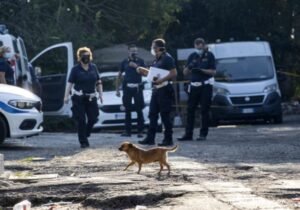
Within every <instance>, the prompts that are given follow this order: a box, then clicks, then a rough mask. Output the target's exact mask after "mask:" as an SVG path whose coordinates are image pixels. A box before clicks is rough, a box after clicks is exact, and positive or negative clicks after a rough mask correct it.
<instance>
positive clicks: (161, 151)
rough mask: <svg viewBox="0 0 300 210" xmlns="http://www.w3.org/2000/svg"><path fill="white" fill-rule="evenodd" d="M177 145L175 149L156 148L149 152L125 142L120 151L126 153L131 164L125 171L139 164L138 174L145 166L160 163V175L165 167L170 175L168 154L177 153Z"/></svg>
mask: <svg viewBox="0 0 300 210" xmlns="http://www.w3.org/2000/svg"><path fill="white" fill-rule="evenodd" d="M177 147H178V146H177V145H176V146H174V147H173V148H165V147H155V148H152V149H149V150H145V149H142V148H139V147H137V146H136V145H134V144H132V143H130V142H124V143H123V144H122V145H121V147H120V148H119V150H120V151H123V152H126V153H127V155H128V157H129V159H130V160H131V162H130V163H129V164H128V165H127V167H126V168H125V169H124V171H126V170H127V169H128V167H130V166H132V165H134V164H135V163H137V164H138V165H139V170H138V174H139V173H140V171H141V169H142V165H143V164H147V163H153V162H159V165H160V171H159V172H158V174H159V175H160V173H161V171H162V170H163V168H164V165H165V166H167V168H168V171H169V172H168V174H170V171H171V169H170V165H169V164H168V152H175V151H176V150H177Z"/></svg>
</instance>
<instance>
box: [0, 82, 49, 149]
mask: <svg viewBox="0 0 300 210" xmlns="http://www.w3.org/2000/svg"><path fill="white" fill-rule="evenodd" d="M42 122H43V113H42V102H41V99H40V98H39V97H38V96H36V95H34V94H33V93H31V92H30V91H27V90H25V89H22V88H19V87H15V86H11V85H5V84H0V144H1V143H2V142H3V141H4V140H5V139H6V138H7V137H12V138H19V137H28V136H33V135H36V134H39V133H40V132H42V131H43V127H42V125H41V124H42Z"/></svg>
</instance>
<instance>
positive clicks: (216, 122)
mask: <svg viewBox="0 0 300 210" xmlns="http://www.w3.org/2000/svg"><path fill="white" fill-rule="evenodd" d="M219 124H220V121H219V120H218V119H214V118H212V119H211V120H210V126H211V127H218V125H219Z"/></svg>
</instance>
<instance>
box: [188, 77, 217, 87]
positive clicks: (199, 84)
mask: <svg viewBox="0 0 300 210" xmlns="http://www.w3.org/2000/svg"><path fill="white" fill-rule="evenodd" d="M214 82H215V79H214V78H210V79H208V80H205V81H203V82H191V86H193V87H200V86H203V85H213V84H214Z"/></svg>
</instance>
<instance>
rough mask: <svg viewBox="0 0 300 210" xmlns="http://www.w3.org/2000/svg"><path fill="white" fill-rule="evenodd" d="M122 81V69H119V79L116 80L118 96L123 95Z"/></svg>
mask: <svg viewBox="0 0 300 210" xmlns="http://www.w3.org/2000/svg"><path fill="white" fill-rule="evenodd" d="M121 81H122V71H119V72H118V76H117V80H116V95H117V96H118V97H120V96H121V93H120V89H119V88H120V84H121Z"/></svg>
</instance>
